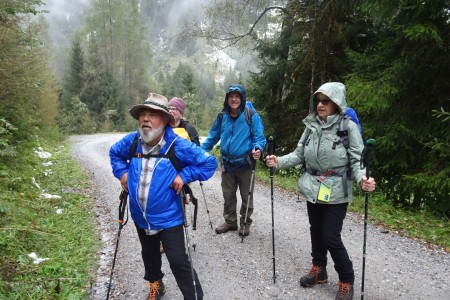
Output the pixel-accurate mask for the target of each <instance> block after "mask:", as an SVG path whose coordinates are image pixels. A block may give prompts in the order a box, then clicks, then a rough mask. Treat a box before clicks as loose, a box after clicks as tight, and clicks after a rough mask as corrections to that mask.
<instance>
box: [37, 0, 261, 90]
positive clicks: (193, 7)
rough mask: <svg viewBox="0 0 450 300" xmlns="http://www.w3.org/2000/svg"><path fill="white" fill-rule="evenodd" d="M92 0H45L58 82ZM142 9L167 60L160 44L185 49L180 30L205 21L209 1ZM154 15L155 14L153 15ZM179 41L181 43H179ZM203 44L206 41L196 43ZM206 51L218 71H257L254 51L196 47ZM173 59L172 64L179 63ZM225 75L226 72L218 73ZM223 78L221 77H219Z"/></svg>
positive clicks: (155, 47) (156, 48)
mask: <svg viewBox="0 0 450 300" xmlns="http://www.w3.org/2000/svg"><path fill="white" fill-rule="evenodd" d="M90 2H91V0H46V1H45V5H44V6H43V8H44V9H46V10H48V13H46V14H45V18H46V20H47V22H48V26H49V34H50V37H51V45H52V46H51V49H50V53H51V55H52V60H53V67H54V70H55V75H56V77H57V79H58V81H61V80H62V78H63V77H64V73H65V72H66V70H67V61H68V53H70V47H71V39H72V38H73V35H74V34H75V33H77V32H79V31H80V30H81V28H82V26H83V22H84V16H85V15H86V14H87V13H88V10H89V8H90ZM141 3H142V4H141V9H142V13H143V15H144V18H145V19H146V21H147V22H148V39H149V42H150V44H151V48H152V51H153V53H154V55H155V57H154V59H155V60H158V58H162V59H163V60H164V59H167V53H165V51H163V49H161V45H167V44H170V45H172V48H177V47H178V46H179V48H183V47H186V44H187V43H188V42H190V41H192V39H193V38H189V39H190V40H185V41H184V42H183V41H182V40H180V39H179V38H180V30H181V28H182V25H183V24H184V23H185V22H187V21H193V20H202V19H203V18H204V15H203V6H204V5H205V4H208V1H207V0H172V1H141ZM155 3H157V4H160V6H159V9H161V7H163V9H165V11H164V13H161V12H155V11H153V10H152V6H153V5H154V4H155ZM152 14H154V15H153V16H152ZM177 43H178V44H177ZM196 45H200V46H201V47H205V45H204V44H199V43H196ZM200 50H201V51H204V52H205V54H206V56H207V57H208V60H209V61H210V62H211V64H213V63H215V66H216V68H217V70H218V71H221V72H227V71H229V70H232V69H233V70H238V71H240V72H243V73H247V72H248V71H249V70H251V71H255V70H256V67H255V62H254V57H253V54H252V52H249V51H248V52H247V53H243V52H242V51H238V49H236V48H232V47H230V48H227V49H225V50H224V51H222V50H217V49H215V48H211V47H208V48H207V49H196V51H200ZM178 58H179V57H178V56H177V57H175V58H173V57H172V58H171V60H172V64H174V65H176V62H174V61H173V59H175V60H177V59H178ZM217 76H218V77H219V78H220V77H223V75H219V74H217ZM219 80H222V79H219Z"/></svg>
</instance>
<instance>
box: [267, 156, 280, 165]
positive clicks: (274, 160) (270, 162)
mask: <svg viewBox="0 0 450 300" xmlns="http://www.w3.org/2000/svg"><path fill="white" fill-rule="evenodd" d="M277 164H278V162H277V157H276V156H275V155H267V156H266V166H268V167H269V168H272V167H275V168H276V167H277Z"/></svg>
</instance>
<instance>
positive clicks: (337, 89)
mask: <svg viewBox="0 0 450 300" xmlns="http://www.w3.org/2000/svg"><path fill="white" fill-rule="evenodd" d="M317 93H322V94H324V95H325V96H327V97H328V98H330V99H331V101H333V102H334V103H336V104H337V106H338V107H339V111H340V113H341V114H344V113H345V111H346V110H347V101H346V100H345V85H344V84H342V83H340V82H327V83H324V84H322V85H321V86H320V87H319V89H318V90H317V91H315V92H314V94H312V96H311V98H310V100H309V112H310V113H312V112H315V111H316V105H315V103H314V100H315V99H316V94H317Z"/></svg>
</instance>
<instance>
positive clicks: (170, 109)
mask: <svg viewBox="0 0 450 300" xmlns="http://www.w3.org/2000/svg"><path fill="white" fill-rule="evenodd" d="M177 110H178V108H176V107H169V111H177Z"/></svg>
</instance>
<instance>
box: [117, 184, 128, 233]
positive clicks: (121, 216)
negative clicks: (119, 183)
mask: <svg viewBox="0 0 450 300" xmlns="http://www.w3.org/2000/svg"><path fill="white" fill-rule="evenodd" d="M127 198H128V192H127V191H125V190H122V192H120V196H119V199H120V204H119V219H118V220H117V222H119V226H120V227H123V226H125V224H126V223H127V222H126V221H124V217H125V211H126V209H127Z"/></svg>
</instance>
